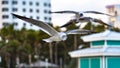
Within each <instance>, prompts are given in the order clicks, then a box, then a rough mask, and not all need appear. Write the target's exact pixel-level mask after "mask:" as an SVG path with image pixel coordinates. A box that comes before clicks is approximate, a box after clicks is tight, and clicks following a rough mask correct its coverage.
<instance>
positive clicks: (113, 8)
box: [106, 4, 120, 28]
mask: <svg viewBox="0 0 120 68" xmlns="http://www.w3.org/2000/svg"><path fill="white" fill-rule="evenodd" d="M106 8H107V12H108V13H109V14H111V15H115V17H109V22H110V23H112V24H113V25H114V26H115V27H118V28H120V4H115V5H107V6H106Z"/></svg>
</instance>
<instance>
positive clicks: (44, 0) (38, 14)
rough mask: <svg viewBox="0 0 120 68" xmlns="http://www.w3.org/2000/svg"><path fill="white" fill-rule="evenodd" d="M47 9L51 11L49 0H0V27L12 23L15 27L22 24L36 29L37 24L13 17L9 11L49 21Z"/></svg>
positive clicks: (19, 27)
mask: <svg viewBox="0 0 120 68" xmlns="http://www.w3.org/2000/svg"><path fill="white" fill-rule="evenodd" d="M49 11H51V1H50V0H0V28H2V27H3V26H6V25H8V24H14V27H15V28H17V29H21V28H22V27H23V26H24V27H26V28H27V29H31V28H32V29H36V30H37V29H39V28H38V27H37V26H34V25H32V24H29V23H26V22H25V21H22V20H20V19H17V18H15V17H13V16H12V15H11V13H15V14H19V15H22V16H26V17H29V18H33V19H36V20H41V21H44V22H46V23H50V21H51V15H50V14H49Z"/></svg>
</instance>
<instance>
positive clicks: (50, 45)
mask: <svg viewBox="0 0 120 68" xmlns="http://www.w3.org/2000/svg"><path fill="white" fill-rule="evenodd" d="M49 50H50V61H51V63H53V51H52V50H53V49H52V44H51V43H49Z"/></svg>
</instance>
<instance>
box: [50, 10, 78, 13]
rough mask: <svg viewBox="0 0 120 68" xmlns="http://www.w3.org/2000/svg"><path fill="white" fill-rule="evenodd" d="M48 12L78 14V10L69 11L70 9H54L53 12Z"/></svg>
mask: <svg viewBox="0 0 120 68" xmlns="http://www.w3.org/2000/svg"><path fill="white" fill-rule="evenodd" d="M50 13H74V14H79V12H76V11H70V10H66V11H55V12H50Z"/></svg>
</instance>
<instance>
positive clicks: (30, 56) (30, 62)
mask: <svg viewBox="0 0 120 68" xmlns="http://www.w3.org/2000/svg"><path fill="white" fill-rule="evenodd" d="M28 58H29V68H31V64H32V60H31V58H32V55H31V54H29V55H28Z"/></svg>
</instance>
